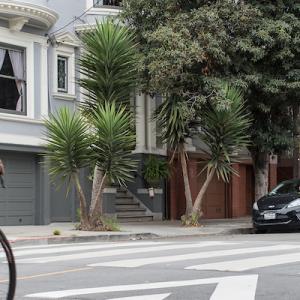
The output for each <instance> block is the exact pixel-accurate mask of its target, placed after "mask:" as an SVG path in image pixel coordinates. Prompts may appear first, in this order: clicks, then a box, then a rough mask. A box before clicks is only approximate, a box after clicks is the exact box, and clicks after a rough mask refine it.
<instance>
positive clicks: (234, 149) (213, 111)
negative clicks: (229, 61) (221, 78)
mask: <svg viewBox="0 0 300 300" xmlns="http://www.w3.org/2000/svg"><path fill="white" fill-rule="evenodd" d="M224 95H225V98H226V99H224V100H225V101H228V102H229V107H224V108H222V109H220V108H218V107H217V106H216V105H213V104H212V103H207V105H206V106H205V107H204V108H203V110H202V112H201V117H202V120H201V133H200V137H201V139H202V140H203V142H204V144H205V145H206V146H207V148H208V153H209V156H210V158H209V161H208V163H207V165H206V168H208V169H209V170H211V169H214V170H215V171H216V174H217V176H218V177H219V178H221V179H222V180H224V181H229V178H230V174H232V173H235V172H234V169H233V168H232V164H233V163H234V162H236V161H237V154H238V151H240V150H241V149H242V148H245V147H247V146H248V145H249V127H250V124H251V120H250V118H249V113H248V112H247V111H246V107H245V105H244V103H243V96H242V93H241V91H240V90H238V89H236V88H234V87H231V86H229V85H225V86H224Z"/></svg>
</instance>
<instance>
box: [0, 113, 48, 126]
mask: <svg viewBox="0 0 300 300" xmlns="http://www.w3.org/2000/svg"><path fill="white" fill-rule="evenodd" d="M0 120H3V121H13V122H23V123H31V124H44V121H43V120H36V119H31V118H29V117H27V116H21V115H13V114H12V115H10V114H5V113H0Z"/></svg>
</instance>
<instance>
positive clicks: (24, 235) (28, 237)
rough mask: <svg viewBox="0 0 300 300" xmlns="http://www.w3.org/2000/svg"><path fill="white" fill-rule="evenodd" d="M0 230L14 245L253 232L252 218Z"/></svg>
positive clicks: (70, 224) (61, 224) (61, 225)
mask: <svg viewBox="0 0 300 300" xmlns="http://www.w3.org/2000/svg"><path fill="white" fill-rule="evenodd" d="M1 229H2V230H3V232H4V233H5V234H6V235H7V237H8V239H9V240H10V241H11V243H12V244H13V245H27V244H28V245H32V244H54V243H72V242H93V241H101V240H102V241H121V240H136V239H153V238H168V237H184V236H207V235H230V234H242V233H249V232H251V220H250V218H240V219H222V220H205V221H203V226H201V227H182V226H181V224H180V222H179V221H161V222H147V223H124V224H123V223H121V231H120V232H87V231H78V230H75V228H74V224H73V223H52V224H50V225H45V226H3V227H1ZM54 230H59V231H60V233H61V235H59V236H54V235H53V231H54Z"/></svg>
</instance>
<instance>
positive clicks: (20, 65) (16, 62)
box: [0, 46, 26, 114]
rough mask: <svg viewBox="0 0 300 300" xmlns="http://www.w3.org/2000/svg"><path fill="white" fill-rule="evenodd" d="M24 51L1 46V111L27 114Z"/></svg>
mask: <svg viewBox="0 0 300 300" xmlns="http://www.w3.org/2000/svg"><path fill="white" fill-rule="evenodd" d="M24 56H25V53H24V50H19V49H13V48H12V49H11V48H5V47H1V46H0V111H2V112H6V113H20V114H25V113H26V101H25V95H26V92H25V89H26V77H25V61H24Z"/></svg>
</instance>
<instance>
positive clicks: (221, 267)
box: [185, 253, 300, 271]
mask: <svg viewBox="0 0 300 300" xmlns="http://www.w3.org/2000/svg"><path fill="white" fill-rule="evenodd" d="M295 262H300V253H287V254H281V255H273V256H269V255H268V256H260V257H255V258H245V259H240V260H232V261H224V262H217V263H210V264H202V265H197V266H191V267H187V268H185V269H187V270H217V271H247V270H252V269H256V268H263V267H270V266H276V265H283V264H288V263H295Z"/></svg>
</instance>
